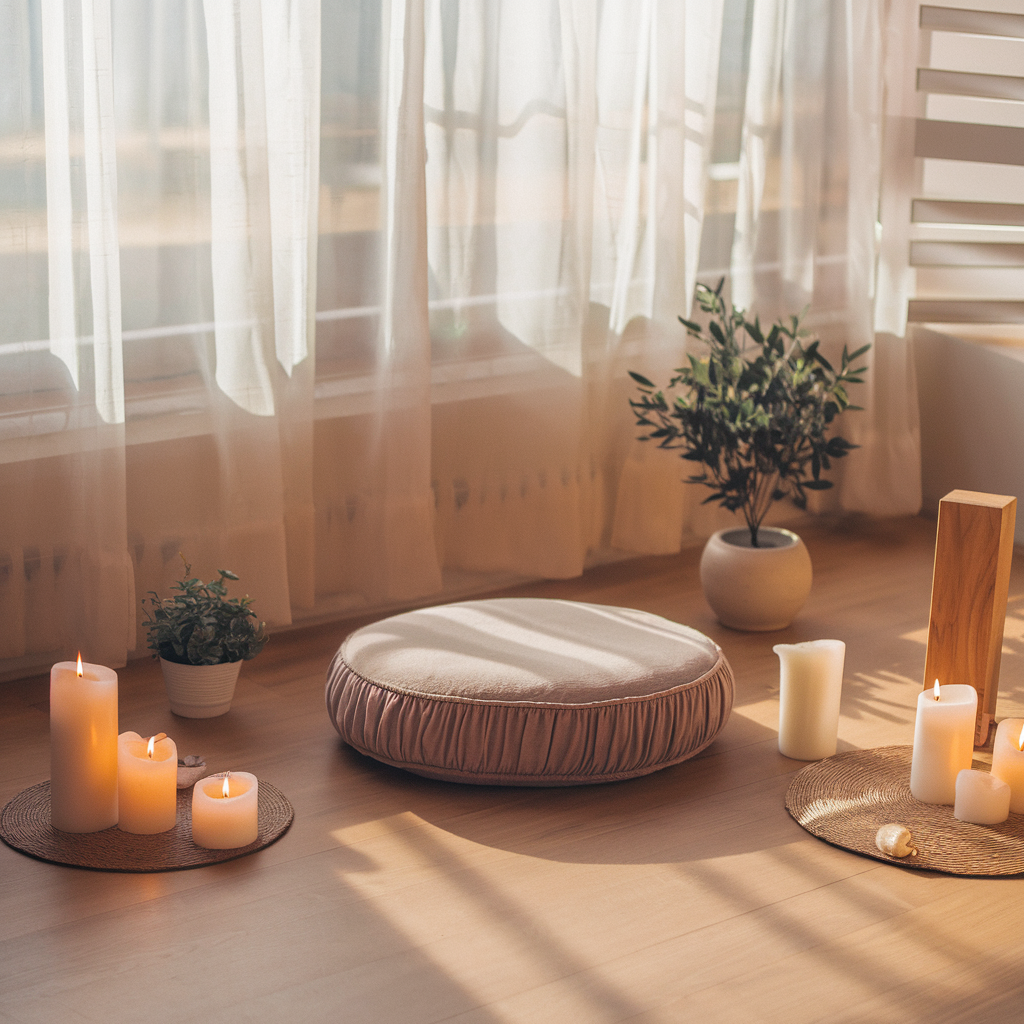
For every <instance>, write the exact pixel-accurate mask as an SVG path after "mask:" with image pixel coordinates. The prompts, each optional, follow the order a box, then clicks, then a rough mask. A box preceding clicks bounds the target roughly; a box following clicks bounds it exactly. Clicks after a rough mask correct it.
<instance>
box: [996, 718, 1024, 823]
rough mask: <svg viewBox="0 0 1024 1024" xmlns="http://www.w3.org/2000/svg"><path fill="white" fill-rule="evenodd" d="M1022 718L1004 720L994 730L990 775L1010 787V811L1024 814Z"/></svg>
mask: <svg viewBox="0 0 1024 1024" xmlns="http://www.w3.org/2000/svg"><path fill="white" fill-rule="evenodd" d="M1021 748H1024V718H1005V719H1003V721H1001V722H1000V723H999V727H998V728H997V729H996V743H995V747H994V748H993V749H992V774H993V775H995V776H996V777H997V778H999V779H1002V780H1003V782H1005V783H1006V784H1007V785H1008V786H1009V787H1010V810H1011V811H1012V812H1013V813H1014V814H1024V749H1021Z"/></svg>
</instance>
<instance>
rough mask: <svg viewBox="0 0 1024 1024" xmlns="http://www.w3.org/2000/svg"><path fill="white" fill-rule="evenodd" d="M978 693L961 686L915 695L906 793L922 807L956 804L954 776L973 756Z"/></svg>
mask: <svg viewBox="0 0 1024 1024" xmlns="http://www.w3.org/2000/svg"><path fill="white" fill-rule="evenodd" d="M977 710H978V691H977V690H975V689H974V687H973V686H967V685H965V684H963V683H952V684H947V685H945V686H943V687H941V688H940V686H939V681H938V679H936V680H935V686H934V688H933V689H931V690H925V691H924V692H922V693H920V694H918V698H917V721H916V722H915V723H914V754H913V758H912V760H911V764H910V792H911V793H912V794H913V795H914V797H915V799H917V800H920V801H922V803H926V804H954V803H956V777H957V774H958V773H959V772H961V771H963V770H964V769H965V768H970V767H971V761H972V759H973V757H974V716H975V714H976V712H977Z"/></svg>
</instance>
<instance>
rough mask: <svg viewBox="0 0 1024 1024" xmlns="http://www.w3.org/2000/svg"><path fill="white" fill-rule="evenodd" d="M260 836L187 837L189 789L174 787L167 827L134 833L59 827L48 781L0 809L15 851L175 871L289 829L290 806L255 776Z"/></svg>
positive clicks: (0, 823)
mask: <svg viewBox="0 0 1024 1024" xmlns="http://www.w3.org/2000/svg"><path fill="white" fill-rule="evenodd" d="M258 806H259V835H258V837H257V839H256V841H255V842H254V843H250V844H249V845H248V846H241V847H239V848H238V849H235V850H204V849H203V848H202V847H201V846H196V845H195V843H193V842H192V790H191V788H189V789H179V790H178V821H177V824H176V825H175V826H174V828H172V829H171V830H170V831H169V832H161V833H159V834H158V835H155V836H137V835H133V834H132V833H131V832H122V831H121V830H120V829H119V828H117V827H116V826H115V827H114V828H108V829H104V830H103V831H102V832H61V831H60V830H59V829H55V828H54V827H53V826H52V825H51V824H50V783H49V780H47V781H46V782H40V783H38V784H37V785H35V786H29V788H28V789H23V790H22V791H21V792H20V793H19V794H18V795H17V796H16V797H15V798H14V799H13V800H12V801H11V802H10V803H9V804H8V805H7V806H6V807H5V808H4V809H3V811H2V812H0V839H3V841H4V842H5V843H6V844H7V845H8V846H10V847H13V848H14V849H15V850H20V851H21V852H22V853H27V854H28V855H29V856H30V857H37V858H38V859H39V860H48V861H51V862H52V863H54V864H68V865H70V866H72V867H77V868H94V869H95V870H97V871H178V870H180V869H182V868H199V867H202V866H203V865H204V864H219V863H220V862H221V861H225V860H234V859H235V858H236V857H245V856H246V855H247V854H250V853H255V852H256V851H257V850H262V849H263V848H264V847H265V846H269V845H270V844H271V843H272V842H274V840H276V839H280V838H281V836H283V835H284V834H285V832H287V831H288V826H289V825H291V823H292V818H294V816H295V812H294V810H292V805H291V804H290V803H289V802H288V800H287V798H286V797H285V796H284V794H283V793H282V792H281V791H280V790H279V789H277V788H276V787H274V786H272V785H270V783H269V782H264V781H263V780H262V779H260V788H259V804H258Z"/></svg>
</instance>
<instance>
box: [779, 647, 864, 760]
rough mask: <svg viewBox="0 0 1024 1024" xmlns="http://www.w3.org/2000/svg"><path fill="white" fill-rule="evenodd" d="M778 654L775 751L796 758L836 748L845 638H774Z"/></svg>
mask: <svg viewBox="0 0 1024 1024" xmlns="http://www.w3.org/2000/svg"><path fill="white" fill-rule="evenodd" d="M772 650H773V651H775V653H776V654H777V655H778V656H779V661H780V666H779V669H780V675H779V751H780V752H781V753H783V754H784V755H785V756H786V757H792V758H795V759H796V760H798V761H817V760H820V759H821V758H823V757H831V756H832V755H833V754H834V753H835V752H836V742H837V740H838V737H839V701H840V698H841V697H842V691H843V663H844V661H845V659H846V644H844V643H843V641H842V640H808V641H806V642H804V643H800V644H776V645H775V646H774V647H773V648H772Z"/></svg>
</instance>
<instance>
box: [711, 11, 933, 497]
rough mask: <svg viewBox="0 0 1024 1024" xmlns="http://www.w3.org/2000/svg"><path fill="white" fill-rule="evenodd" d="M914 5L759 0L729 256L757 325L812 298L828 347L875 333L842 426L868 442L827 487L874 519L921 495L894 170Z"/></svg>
mask: <svg viewBox="0 0 1024 1024" xmlns="http://www.w3.org/2000/svg"><path fill="white" fill-rule="evenodd" d="M913 7H914V5H913V4H900V3H886V2H884V0H863V2H860V0H858V2H856V3H851V2H849V0H753V25H752V30H751V40H752V42H751V53H750V67H749V77H748V84H747V94H746V106H745V114H744V123H743V139H742V147H741V157H740V179H739V192H738V199H737V213H736V231H735V240H734V244H733V256H732V273H731V286H732V297H733V300H734V302H735V303H736V304H737V305H738V306H740V307H744V308H747V309H750V310H754V311H756V312H757V313H758V314H759V315H760V316H761V317H762V319H764V320H771V319H774V318H776V317H779V316H788V315H790V314H792V313H795V312H799V311H800V310H801V309H803V308H804V307H806V306H809V307H810V314H809V316H808V318H807V320H806V324H807V326H808V327H810V328H811V329H813V330H815V331H816V332H818V333H819V334H820V335H821V337H822V339H823V343H824V346H825V348H824V351H827V352H829V353H830V354H838V352H839V351H840V350H841V348H842V344H843V343H844V342H845V343H846V344H847V345H848V346H849V348H850V349H851V350H853V349H855V348H859V347H860V346H861V345H864V344H866V343H869V342H870V343H871V344H872V348H871V351H870V352H869V353H868V357H867V361H868V363H869V366H870V369H869V371H868V374H867V378H866V384H865V385H864V386H863V387H861V388H855V390H854V391H853V393H852V394H851V397H852V398H853V400H854V402H855V403H856V404H858V405H861V406H863V407H864V411H863V412H853V413H848V414H847V415H846V416H845V417H844V418H843V420H842V421H841V424H840V427H839V429H840V430H841V431H842V433H843V435H844V436H845V437H847V438H848V439H850V440H852V441H854V442H855V443H857V444H859V445H861V448H860V449H859V450H858V451H856V452H854V453H853V454H851V455H850V456H849V458H847V459H845V460H844V461H843V462H842V463H839V464H838V465H837V471H836V473H835V477H836V478H837V480H838V486H837V487H836V489H835V490H834V491H832V492H828V494H829V495H830V501H831V503H833V504H835V503H836V502H838V504H839V505H840V506H841V507H842V508H845V509H851V510H859V511H867V512H873V513H879V514H899V513H913V512H916V511H917V510H918V509H919V508H920V504H921V471H920V432H919V425H918V413H917V397H916V383H915V380H914V371H913V360H912V355H911V352H910V350H909V346H908V344H907V340H906V339H905V338H904V337H902V335H903V333H904V332H903V327H904V326H905V323H906V299H907V292H906V287H905V284H904V283H902V282H903V277H904V276H905V274H904V268H905V266H906V252H907V247H906V243H905V239H906V226H907V223H908V222H909V198H908V195H909V193H908V190H907V188H906V186H907V183H906V182H900V181H898V180H894V179H893V171H895V170H897V169H898V168H899V166H900V159H899V158H900V154H901V150H902V149H905V148H906V145H907V143H908V140H909V141H910V144H911V145H912V137H913V136H912V127H911V129H910V131H909V132H908V130H907V119H906V116H905V115H906V114H907V111H906V110H905V109H904V108H905V106H906V100H905V97H906V94H907V83H906V82H905V80H904V79H905V78H906V69H907V68H908V67H909V68H911V69H912V68H913V61H912V59H910V58H911V57H912V55H911V54H909V53H908V52H907V48H908V46H910V43H909V42H908V40H910V39H913V38H914V37H915V33H914V29H913V23H911V24H910V25H907V24H905V23H906V22H907V21H908V20H910V19H909V18H908V15H907V11H908V10H909V9H910V8H913ZM910 88H911V90H912V85H911V87H910ZM886 104H887V106H886ZM900 115H902V118H901V116H900ZM887 117H888V120H887V121H886V118H887ZM883 127H884V128H885V130H884V131H883ZM883 162H884V164H885V168H884V169H885V172H886V173H885V174H883ZM883 180H885V181H886V184H887V192H886V197H887V198H886V202H885V203H884V204H883V207H882V209H883V211H884V223H877V224H876V222H878V221H879V207H880V204H879V198H880V189H881V186H882V182H883ZM893 190H895V192H896V193H898V194H900V195H902V196H903V200H904V203H903V206H904V207H905V208H902V209H901V205H900V202H899V201H898V199H896V198H895V197H894V196H893ZM901 213H902V216H901ZM901 238H902V239H903V240H904V242H903V244H902V245H901V244H900V239H901ZM879 241H881V243H882V245H881V248H879ZM901 261H902V266H901V265H900V264H901ZM876 273H877V275H878V278H879V280H880V282H881V287H880V288H878V289H876ZM876 291H877V297H876Z"/></svg>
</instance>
